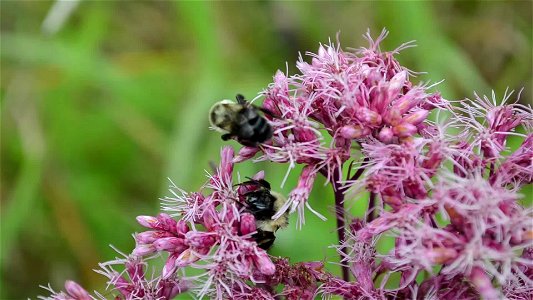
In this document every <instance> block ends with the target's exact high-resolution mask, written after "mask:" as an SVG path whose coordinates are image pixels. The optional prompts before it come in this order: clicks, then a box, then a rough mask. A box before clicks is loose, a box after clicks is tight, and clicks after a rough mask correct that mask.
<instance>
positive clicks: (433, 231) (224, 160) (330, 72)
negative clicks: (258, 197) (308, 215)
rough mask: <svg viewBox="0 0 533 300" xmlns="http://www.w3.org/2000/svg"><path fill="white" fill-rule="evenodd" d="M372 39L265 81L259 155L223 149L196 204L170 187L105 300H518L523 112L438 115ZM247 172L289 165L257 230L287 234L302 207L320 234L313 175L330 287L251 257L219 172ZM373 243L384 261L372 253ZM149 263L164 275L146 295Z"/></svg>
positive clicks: (525, 150) (525, 291)
mask: <svg viewBox="0 0 533 300" xmlns="http://www.w3.org/2000/svg"><path fill="white" fill-rule="evenodd" d="M386 34H387V32H386V31H383V33H382V34H381V35H380V36H379V37H378V38H377V39H376V40H373V39H371V38H370V35H369V34H367V35H366V37H367V38H368V41H369V43H370V46H369V47H368V48H361V49H359V50H356V51H353V52H347V51H343V50H341V49H340V46H339V45H338V43H337V44H332V43H330V44H329V45H326V46H324V45H321V46H320V48H319V50H318V53H316V54H313V53H309V54H308V56H310V62H306V61H304V60H303V58H300V60H299V61H298V62H297V64H296V65H297V67H298V69H299V70H300V74H298V75H292V76H288V75H286V74H284V73H282V72H280V71H278V72H277V73H276V75H275V76H274V82H273V83H272V84H271V85H270V86H269V87H268V88H267V89H266V90H265V91H264V92H263V95H264V103H263V108H264V109H266V110H268V111H270V112H271V114H268V116H265V117H266V118H268V122H269V124H270V126H272V128H273V130H274V134H273V137H272V139H271V140H269V141H267V142H266V143H264V144H260V145H258V146H257V147H249V146H244V147H242V148H241V149H240V151H239V153H238V155H236V156H234V153H233V150H232V149H231V148H229V147H226V148H223V150H222V152H221V162H220V165H219V167H218V168H217V169H216V171H215V172H214V174H212V175H209V181H208V182H207V183H206V184H205V185H204V186H203V187H202V189H201V190H200V191H199V192H193V193H188V192H185V191H183V190H181V189H179V188H177V187H176V186H175V185H173V186H172V187H171V189H170V192H171V193H172V195H173V196H172V197H167V198H165V199H163V200H162V208H163V210H164V211H165V212H166V213H161V214H159V215H158V216H155V217H152V216H140V217H138V218H137V220H138V222H139V223H140V224H141V225H142V226H144V227H145V228H148V231H145V232H141V233H138V234H136V235H135V241H136V247H135V249H134V250H133V252H132V254H130V255H123V256H124V258H121V259H116V260H114V261H110V262H107V263H103V264H101V265H100V267H101V270H99V271H98V272H99V273H101V274H103V275H104V276H106V277H107V278H108V279H109V280H108V284H109V285H110V286H112V287H113V288H114V290H115V291H116V292H117V295H118V296H117V298H118V299H172V298H173V297H174V296H176V295H177V294H179V293H182V292H185V291H189V292H192V293H194V294H195V295H196V296H197V297H199V298H202V297H210V298H216V299H280V298H282V297H283V298H286V299H314V298H315V297H317V296H322V297H323V298H330V297H332V296H340V297H343V298H344V299H479V298H483V299H503V298H507V299H531V295H532V294H533V221H532V220H533V208H531V207H529V208H528V207H524V206H523V204H522V203H521V199H522V195H521V194H520V191H521V189H523V188H524V187H525V186H527V185H531V183H533V133H532V129H533V111H532V109H531V108H530V107H528V106H524V105H521V104H519V103H518V102H517V101H516V102H512V101H510V97H511V96H512V94H513V93H512V92H510V93H509V92H507V91H506V93H505V95H504V97H503V101H498V100H497V99H496V96H495V94H493V95H492V97H491V98H490V99H489V98H488V97H479V96H477V95H475V98H474V99H473V100H470V99H465V100H461V101H446V100H444V99H443V98H442V97H441V96H440V95H439V93H436V92H429V89H430V88H432V86H428V85H426V84H418V85H416V84H413V83H412V82H411V77H413V76H414V75H416V73H414V72H412V71H410V70H408V69H406V68H404V67H402V66H401V65H400V64H399V63H398V61H396V59H395V57H394V56H395V55H396V54H398V52H399V51H400V50H402V49H405V48H408V47H411V46H412V45H411V44H409V43H407V44H404V45H401V46H400V47H399V48H397V49H396V50H394V51H392V52H382V51H381V50H380V48H379V44H380V42H381V41H382V40H383V39H384V38H385V36H386ZM455 102H457V103H455ZM432 110H435V118H428V116H429V114H430V112H431V111H432ZM443 116H445V117H443ZM431 119H433V120H431ZM435 119H436V120H435ZM510 136H514V137H515V138H516V139H521V140H522V143H521V145H520V146H518V148H517V149H511V148H510V147H509V146H508V145H507V140H508V138H509V137H510ZM256 156H257V157H256ZM254 157H256V158H255V160H256V161H271V162H276V163H286V164H287V165H288V171H287V175H286V176H288V174H289V172H290V170H292V169H293V168H294V167H295V166H296V165H302V172H301V174H300V177H299V180H298V183H297V186H296V187H294V188H293V190H292V191H291V192H290V194H289V197H288V200H287V202H286V203H285V205H284V206H283V207H282V208H281V210H279V211H278V212H277V213H276V214H275V215H274V216H273V219H276V218H279V217H280V216H282V215H283V214H284V213H285V212H286V211H289V212H291V213H292V212H294V211H298V215H299V223H298V226H299V227H301V226H303V224H304V218H303V217H304V209H305V208H306V207H307V208H308V209H310V210H311V211H312V212H313V213H315V214H316V215H318V216H319V217H321V218H323V217H322V215H320V214H319V213H318V212H315V211H314V210H312V208H311V207H310V206H309V204H308V198H309V196H310V193H311V190H312V188H313V186H314V184H315V179H316V177H317V176H318V174H321V175H323V176H324V177H325V178H326V179H327V181H328V183H329V184H331V186H332V187H333V191H334V193H333V195H334V201H332V202H331V203H332V204H334V205H335V218H336V219H337V233H338V237H339V243H338V244H337V245H333V247H335V248H336V249H337V251H338V253H339V255H340V257H341V260H340V263H341V269H342V277H341V278H339V277H337V276H335V275H333V274H331V273H328V272H327V271H326V270H325V269H324V268H323V264H322V263H319V262H299V263H295V264H290V263H289V260H288V259H287V258H273V257H270V256H269V255H268V254H267V252H266V251H265V250H263V249H261V248H259V247H258V244H257V242H256V241H255V239H254V237H253V235H254V233H256V232H257V223H256V220H255V217H254V215H252V214H251V213H248V212H247V210H246V205H247V204H246V196H245V195H246V193H248V192H250V190H251V189H253V187H250V186H248V185H239V184H235V182H234V179H233V178H234V174H233V173H234V170H233V169H234V164H235V163H240V162H243V161H246V160H249V159H253V158H254ZM344 174H347V176H346V177H345V178H343V176H344ZM264 176H265V175H264V173H263V172H259V173H258V174H256V175H255V176H254V177H253V178H254V179H255V180H261V179H263V178H264ZM238 182H240V180H239V181H238ZM238 182H237V183H238ZM367 194H368V195H369V197H368V210H367V212H366V214H365V215H364V216H350V215H348V214H347V213H346V211H345V209H344V204H345V203H346V202H352V203H354V204H355V205H364V204H361V203H360V202H361V198H364V196H365V195H367ZM365 199H366V198H365ZM386 240H392V241H393V242H394V246H393V247H392V248H390V249H383V248H382V247H378V246H377V245H378V243H380V242H382V241H386ZM154 257H163V258H164V259H165V265H164V267H163V268H162V270H160V272H158V271H156V270H154V271H153V272H152V273H154V274H159V273H160V275H157V276H155V277H149V278H151V279H148V276H146V274H147V272H148V269H147V262H148V261H150V259H152V258H154ZM118 266H122V268H123V269H124V270H123V271H121V272H118V271H115V269H116V268H117V267H118ZM190 269H196V270H199V271H200V272H199V273H198V271H196V273H195V274H198V275H194V276H193V275H189V274H188V273H189V270H190ZM65 289H66V292H58V293H56V292H54V291H53V290H51V288H50V291H51V292H52V296H51V297H49V298H43V299H80V300H81V299H98V298H103V297H101V295H100V294H98V293H97V294H96V297H93V296H90V295H89V294H88V293H87V292H86V291H85V290H84V289H83V288H81V287H80V286H79V285H77V284H76V283H74V282H70V281H69V282H67V284H66V286H65Z"/></svg>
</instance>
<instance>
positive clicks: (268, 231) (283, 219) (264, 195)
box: [241, 178, 289, 250]
mask: <svg viewBox="0 0 533 300" xmlns="http://www.w3.org/2000/svg"><path fill="white" fill-rule="evenodd" d="M249 179H250V178H249ZM241 185H254V186H255V187H256V189H255V190H252V191H250V192H247V193H245V194H244V197H245V202H246V205H247V207H246V208H247V210H248V212H250V213H251V214H252V215H253V216H254V217H255V223H256V227H257V233H255V234H254V235H253V236H252V237H253V238H254V239H255V241H256V242H257V245H258V246H259V247H260V248H262V249H265V250H267V249H269V248H270V247H271V246H272V244H273V243H274V240H275V239H276V236H275V235H274V233H275V232H276V231H277V230H278V229H280V228H283V227H286V226H287V225H288V224H289V214H288V212H286V213H284V214H283V215H281V216H280V217H279V218H278V219H275V220H273V219H272V216H274V215H275V214H276V213H277V212H278V211H279V210H280V209H281V207H282V206H283V204H285V202H287V199H286V198H285V197H283V196H282V195H281V194H279V193H276V192H272V191H271V190H270V183H268V181H266V180H264V179H260V180H255V179H250V180H249V181H245V182H243V183H241Z"/></svg>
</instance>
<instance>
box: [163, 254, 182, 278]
mask: <svg viewBox="0 0 533 300" xmlns="http://www.w3.org/2000/svg"><path fill="white" fill-rule="evenodd" d="M180 255H181V254H178V253H172V254H170V255H169V256H168V259H167V261H166V262H165V265H164V266H163V271H162V272H161V273H162V277H163V279H167V278H169V277H170V276H172V274H174V273H175V272H176V269H177V266H176V260H177V259H178V257H179V256H180Z"/></svg>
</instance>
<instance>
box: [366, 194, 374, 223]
mask: <svg viewBox="0 0 533 300" xmlns="http://www.w3.org/2000/svg"><path fill="white" fill-rule="evenodd" d="M374 206H376V194H375V193H373V192H370V196H369V197H368V209H367V210H366V222H367V223H370V222H372V221H373V220H374Z"/></svg>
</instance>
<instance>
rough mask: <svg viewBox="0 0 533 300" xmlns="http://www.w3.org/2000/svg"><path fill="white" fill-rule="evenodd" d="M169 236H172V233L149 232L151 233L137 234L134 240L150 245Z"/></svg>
mask: <svg viewBox="0 0 533 300" xmlns="http://www.w3.org/2000/svg"><path fill="white" fill-rule="evenodd" d="M171 236H172V233H170V232H166V231H159V230H158V231H153V230H151V231H145V232H141V233H137V234H136V235H135V240H136V241H137V242H138V243H141V244H151V243H153V242H155V241H156V240H157V239H160V238H165V237H171Z"/></svg>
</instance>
